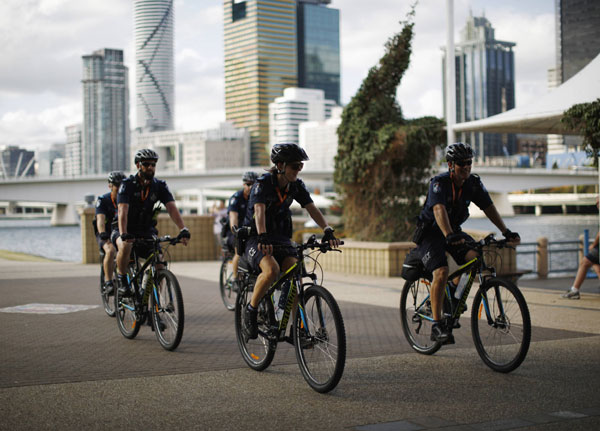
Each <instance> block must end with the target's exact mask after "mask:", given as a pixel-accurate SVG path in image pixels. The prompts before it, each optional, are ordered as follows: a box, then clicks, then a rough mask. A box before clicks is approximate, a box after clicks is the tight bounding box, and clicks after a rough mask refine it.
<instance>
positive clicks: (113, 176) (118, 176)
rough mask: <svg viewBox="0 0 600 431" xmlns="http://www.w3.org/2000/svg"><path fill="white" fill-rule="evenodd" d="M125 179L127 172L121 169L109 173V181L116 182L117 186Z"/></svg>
mask: <svg viewBox="0 0 600 431" xmlns="http://www.w3.org/2000/svg"><path fill="white" fill-rule="evenodd" d="M124 179H125V174H124V173H123V172H121V171H112V172H111V173H109V174H108V182H109V183H111V184H114V185H115V186H119V185H121V183H122V182H123V180H124Z"/></svg>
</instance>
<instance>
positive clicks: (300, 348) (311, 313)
mask: <svg viewBox="0 0 600 431" xmlns="http://www.w3.org/2000/svg"><path fill="white" fill-rule="evenodd" d="M292 334H293V340H294V349H295V350H296V359H297V360H298V365H299V366H300V370H301V371H302V375H303V376H304V379H305V380H306V381H307V382H308V384H309V385H310V387H311V388H313V389H314V390H315V391H317V392H321V393H325V392H329V391H331V390H332V389H333V388H335V387H336V386H337V384H338V383H339V381H340V379H341V378H342V374H343V373H344V366H345V363H346V330H345V328H344V320H343V319H342V313H341V312H340V308H339V306H338V304H337V302H336V301H335V299H334V298H333V296H332V295H331V293H329V291H327V290H326V289H325V288H323V287H321V286H315V285H312V286H310V287H309V288H308V289H306V290H305V291H304V307H301V306H300V305H299V306H298V309H297V311H296V318H295V319H294V326H293V332H292Z"/></svg>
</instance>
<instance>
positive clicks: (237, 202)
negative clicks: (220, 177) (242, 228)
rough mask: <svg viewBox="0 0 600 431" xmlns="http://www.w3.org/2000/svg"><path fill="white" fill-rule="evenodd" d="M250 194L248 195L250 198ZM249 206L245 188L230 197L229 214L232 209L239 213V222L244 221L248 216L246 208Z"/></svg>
mask: <svg viewBox="0 0 600 431" xmlns="http://www.w3.org/2000/svg"><path fill="white" fill-rule="evenodd" d="M249 197H250V196H248V198H249ZM247 207H248V199H246V198H245V197H244V189H242V190H238V191H237V192H235V193H234V194H233V195H232V196H231V197H230V198H229V206H228V207H227V214H229V213H230V212H231V211H235V212H236V213H238V223H240V222H243V221H244V218H245V217H246V208H247Z"/></svg>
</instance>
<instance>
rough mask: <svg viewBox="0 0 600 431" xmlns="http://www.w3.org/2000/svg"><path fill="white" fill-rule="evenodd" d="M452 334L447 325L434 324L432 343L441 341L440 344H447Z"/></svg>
mask: <svg viewBox="0 0 600 431" xmlns="http://www.w3.org/2000/svg"><path fill="white" fill-rule="evenodd" d="M451 335H452V334H451V333H450V331H448V329H446V327H445V325H443V324H441V323H434V324H433V326H432V327H431V341H439V342H440V343H442V344H444V343H446V342H447V341H448V340H449V339H450V336H451Z"/></svg>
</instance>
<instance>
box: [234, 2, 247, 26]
mask: <svg viewBox="0 0 600 431" xmlns="http://www.w3.org/2000/svg"><path fill="white" fill-rule="evenodd" d="M244 18H246V1H245V0H232V1H231V20H232V21H233V22H236V21H238V20H240V19H244Z"/></svg>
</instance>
